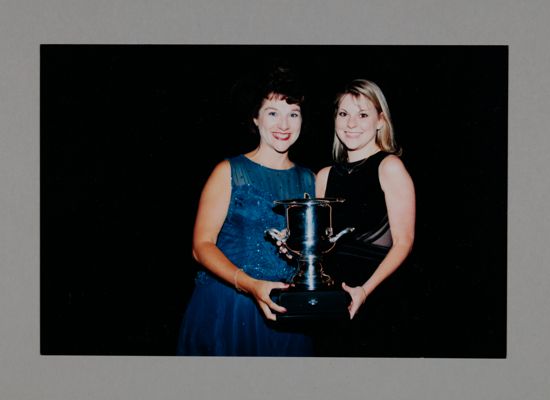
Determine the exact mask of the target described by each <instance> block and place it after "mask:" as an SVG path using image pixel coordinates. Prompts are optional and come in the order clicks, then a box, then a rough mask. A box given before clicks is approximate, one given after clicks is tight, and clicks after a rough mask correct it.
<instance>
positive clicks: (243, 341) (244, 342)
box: [177, 155, 315, 356]
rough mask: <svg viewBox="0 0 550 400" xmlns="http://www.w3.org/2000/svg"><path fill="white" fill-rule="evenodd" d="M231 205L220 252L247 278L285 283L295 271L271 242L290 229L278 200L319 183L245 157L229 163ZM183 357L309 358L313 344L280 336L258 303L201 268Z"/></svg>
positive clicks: (295, 335) (303, 173)
mask: <svg viewBox="0 0 550 400" xmlns="http://www.w3.org/2000/svg"><path fill="white" fill-rule="evenodd" d="M229 162H230V164H231V202H230V205H229V210H228V213H227V217H226V219H225V223H224V225H223V227H222V229H221V231H220V233H219V235H218V241H217V246H218V247H219V248H220V249H221V251H222V252H223V253H224V254H225V255H226V256H227V257H228V258H229V259H230V260H231V261H232V262H233V263H234V264H235V265H236V266H237V267H239V268H242V269H243V270H244V271H245V272H246V273H247V274H248V275H250V276H252V277H254V278H258V279H264V280H269V281H283V282H284V281H288V280H289V279H290V278H292V276H293V274H294V272H295V269H294V267H293V266H292V265H291V264H289V263H288V261H287V260H286V258H285V257H282V256H281V255H280V254H279V252H278V249H277V247H276V246H275V245H274V244H273V243H272V242H270V241H269V240H267V239H266V237H265V233H264V232H265V230H266V229H268V228H276V229H279V230H280V229H283V228H284V227H285V225H286V224H285V217H284V211H283V212H282V213H276V212H275V210H274V208H273V207H274V204H273V201H274V200H284V199H295V198H303V197H304V193H309V194H314V193H315V186H314V185H315V177H314V175H313V173H312V172H311V171H310V170H308V169H306V168H303V167H300V166H297V165H296V166H294V167H293V168H291V169H287V170H275V169H271V168H267V167H264V166H262V165H260V164H257V163H255V162H253V161H252V160H250V159H248V158H247V157H245V156H244V155H239V156H236V157H233V158H231V159H229ZM177 354H178V355H207V356H309V355H312V345H311V340H310V338H309V337H308V336H306V335H304V334H301V333H299V332H288V331H283V330H280V329H279V328H278V327H277V325H276V323H273V322H272V321H268V320H267V319H266V318H265V317H264V315H263V313H262V312H261V310H260V308H259V307H258V305H257V303H256V302H255V300H254V299H253V298H252V297H250V296H249V295H247V294H245V293H241V292H238V291H237V290H235V288H234V287H233V286H232V285H230V284H227V283H225V282H224V281H222V280H220V279H218V278H217V277H215V276H214V275H213V274H211V273H210V272H208V271H207V270H206V269H203V270H201V271H199V272H198V274H197V277H196V279H195V289H194V291H193V294H192V295H191V299H190V301H189V303H188V306H187V310H186V312H185V315H184V317H183V321H182V325H181V330H180V335H179V340H178V348H177Z"/></svg>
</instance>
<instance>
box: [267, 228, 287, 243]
mask: <svg viewBox="0 0 550 400" xmlns="http://www.w3.org/2000/svg"><path fill="white" fill-rule="evenodd" d="M265 233H267V234H268V235H269V236H271V237H272V238H273V239H275V240H277V241H280V242H282V243H286V240H287V239H288V230H287V229H284V230H283V232H281V231H280V230H278V229H275V228H270V229H268V230H266V231H265Z"/></svg>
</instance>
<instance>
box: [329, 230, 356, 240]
mask: <svg viewBox="0 0 550 400" xmlns="http://www.w3.org/2000/svg"><path fill="white" fill-rule="evenodd" d="M354 230H355V228H352V227H349V228H346V229H344V230H343V231H340V233H338V234H337V235H336V236H332V237H331V238H329V239H328V240H329V242H330V243H336V241H337V240H338V239H340V238H341V237H342V236H343V235H345V234H346V233H349V232H353V231H354Z"/></svg>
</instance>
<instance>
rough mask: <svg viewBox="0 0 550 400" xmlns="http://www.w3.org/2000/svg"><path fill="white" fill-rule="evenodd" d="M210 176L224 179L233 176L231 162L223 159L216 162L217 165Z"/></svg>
mask: <svg viewBox="0 0 550 400" xmlns="http://www.w3.org/2000/svg"><path fill="white" fill-rule="evenodd" d="M210 177H211V178H222V179H223V178H227V177H231V164H230V163H229V160H223V161H220V162H219V163H218V164H216V166H215V167H214V169H213V170H212V173H211V174H210Z"/></svg>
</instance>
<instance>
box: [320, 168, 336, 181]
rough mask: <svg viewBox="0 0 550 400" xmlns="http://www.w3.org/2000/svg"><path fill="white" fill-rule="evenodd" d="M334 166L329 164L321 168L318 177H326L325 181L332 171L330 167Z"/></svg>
mask: <svg viewBox="0 0 550 400" xmlns="http://www.w3.org/2000/svg"><path fill="white" fill-rule="evenodd" d="M331 168H332V167H331V166H330V165H329V166H328V167H324V168H322V169H320V170H319V172H317V179H320V178H322V179H324V180H325V181H326V180H327V179H328V174H329V172H330V169H331Z"/></svg>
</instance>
